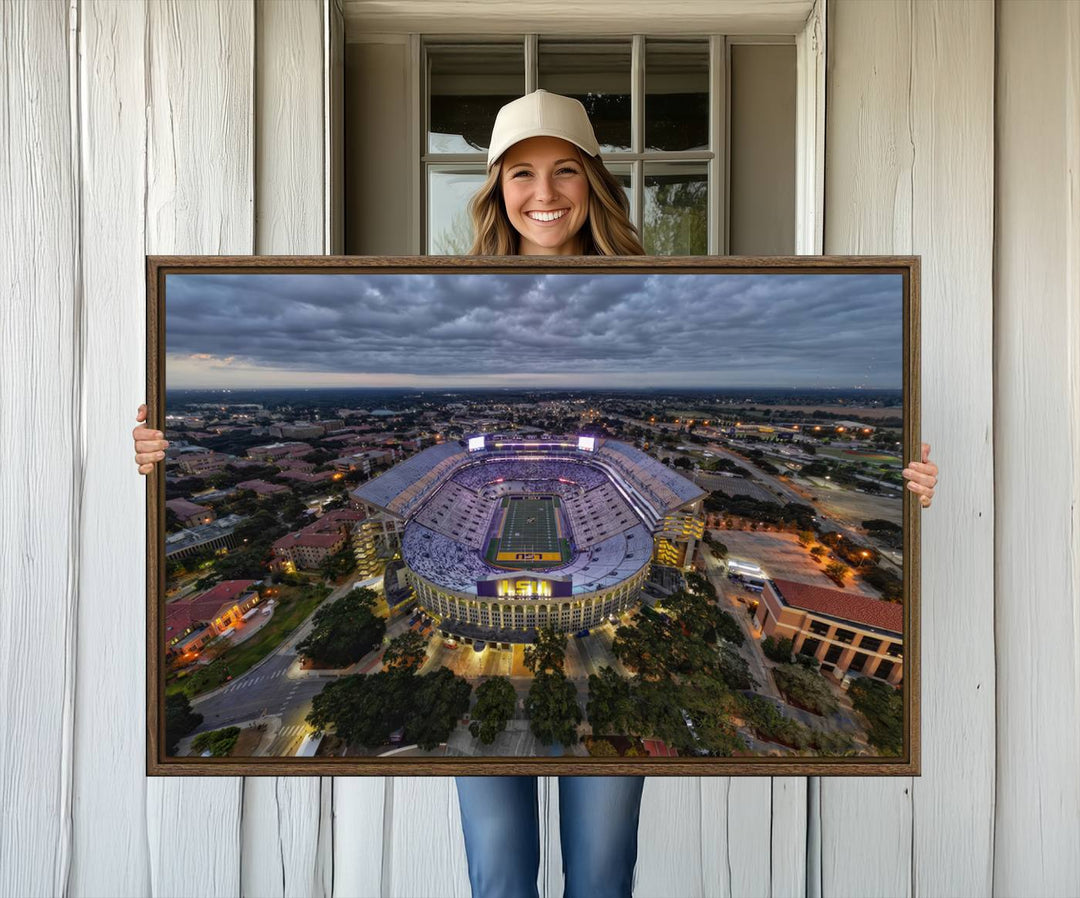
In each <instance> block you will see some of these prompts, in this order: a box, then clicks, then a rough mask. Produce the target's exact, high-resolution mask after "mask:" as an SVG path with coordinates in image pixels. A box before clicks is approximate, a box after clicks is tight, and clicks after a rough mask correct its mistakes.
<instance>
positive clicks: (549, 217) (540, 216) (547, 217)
mask: <svg viewBox="0 0 1080 898" xmlns="http://www.w3.org/2000/svg"><path fill="white" fill-rule="evenodd" d="M526 214H527V215H528V216H529V218H532V219H535V220H536V221H555V219H557V218H562V217H563V216H564V215H565V214H566V210H565V209H561V210H559V211H558V212H528V213H526Z"/></svg>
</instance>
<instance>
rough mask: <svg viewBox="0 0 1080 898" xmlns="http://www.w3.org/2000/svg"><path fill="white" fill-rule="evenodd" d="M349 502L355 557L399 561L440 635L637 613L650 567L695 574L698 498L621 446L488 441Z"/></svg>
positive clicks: (436, 450)
mask: <svg viewBox="0 0 1080 898" xmlns="http://www.w3.org/2000/svg"><path fill="white" fill-rule="evenodd" d="M352 496H353V501H354V504H355V505H356V506H357V507H359V508H362V509H363V510H364V511H365V513H366V518H365V520H364V522H363V524H362V526H361V527H359V528H358V533H359V534H361V538H360V541H359V542H358V544H357V554H358V558H370V557H372V556H373V555H379V556H381V557H383V558H389V557H395V556H397V555H400V557H401V559H402V561H403V562H404V576H405V577H406V579H407V581H408V584H409V586H411V587H412V590H413V593H414V595H415V596H416V598H417V600H418V603H419V606H420V607H421V608H423V609H424V610H425V611H426V612H427V613H428V614H430V615H432V616H433V617H434V618H435V620H436V621H437V625H438V628H439V630H440V631H441V632H442V633H443V635H444V636H454V637H457V638H459V639H462V640H463V641H466V642H473V641H477V642H479V641H485V642H493V643H506V644H508V643H513V642H532V641H533V639H534V638H535V636H536V630H537V628H538V627H555V628H556V629H558V630H561V631H566V632H576V631H579V630H582V629H588V628H591V627H594V626H597V625H599V624H601V623H602V622H603V621H604V620H605V619H611V620H614V619H615V618H616V616H617V615H618V614H620V613H621V612H623V611H626V610H627V609H629V608H631V607H633V606H635V605H636V604H637V602H638V601H639V596H640V590H641V587H642V584H643V583H644V582H645V580H646V578H647V577H648V574H649V566H650V564H652V563H653V562H656V563H658V564H663V565H671V566H675V567H682V566H684V565H686V564H689V561H690V559H691V558H692V557H693V551H694V546H695V545H696V541H697V540H698V539H700V538H701V536H702V527H703V521H702V516H701V505H702V499H703V498H704V496H705V491H703V490H702V489H701V488H700V487H699V486H697V484H695V483H693V482H692V481H690V480H688V479H686V478H685V477H683V476H681V475H680V474H678V473H676V472H675V471H674V470H672V469H671V468H669V467H667V466H666V465H664V464H662V463H660V462H659V461H657V460H656V459H655V458H653V457H652V456H650V455H647V454H646V453H644V452H642V451H640V450H639V449H635V448H634V447H633V446H630V445H628V444H626V443H622V442H619V441H616V440H608V439H603V438H601V437H585V436H582V437H557V438H546V437H544V438H539V439H536V438H529V439H526V438H518V437H515V436H497V435H492V434H485V435H480V436H473V437H469V438H467V439H465V440H462V441H460V442H453V443H442V444H439V445H436V446H432V447H431V448H429V449H425V450H424V451H422V452H419V453H417V454H416V455H414V456H412V457H411V458H408V459H406V460H405V461H403V462H401V463H400V464H398V465H396V466H395V467H393V468H391V469H390V470H389V471H387V472H386V473H384V474H381V475H380V476H378V477H375V478H373V479H372V480H369V481H368V482H367V483H365V484H363V485H362V486H360V487H359V488H357V489H356V490H354V491H353V493H352Z"/></svg>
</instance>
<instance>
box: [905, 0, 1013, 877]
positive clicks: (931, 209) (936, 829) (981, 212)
mask: <svg viewBox="0 0 1080 898" xmlns="http://www.w3.org/2000/svg"><path fill="white" fill-rule="evenodd" d="M911 11H912V66H911V89H912V101H911V110H912V119H911V128H912V143H913V145H914V166H913V179H912V185H913V186H912V207H913V210H914V211H913V214H912V251H913V252H915V253H918V254H921V255H922V377H923V380H922V430H923V437H924V439H925V440H926V442H928V443H930V444H931V446H932V447H933V448H932V453H931V457H932V458H934V460H935V461H936V462H937V464H938V466H939V467H940V468H941V470H942V471H943V473H942V475H941V478H942V482H941V493H940V495H939V496H938V497H935V499H934V506H933V508H932V509H930V510H929V511H927V512H926V513H924V514H923V515H922V519H921V520H922V527H923V553H922V629H921V638H922V734H923V738H922V776H921V777H919V778H917V779H913V780H912V784H911V790H912V797H913V828H914V833H913V843H912V850H913V852H914V856H913V858H912V876H913V878H914V881H913V884H912V885H913V890H914V892H915V894H916V895H940V896H942V898H945V896H956V898H965V896H969V895H988V894H990V892H991V888H992V880H991V873H992V866H993V854H992V841H993V823H992V820H993V807H994V776H995V772H994V771H995V766H994V765H995V751H994V730H995V717H996V714H995V710H994V699H993V696H994V689H995V679H996V674H995V663H994V564H993V558H994V520H995V509H994V446H993V426H992V422H993V417H994V394H993V383H994V377H993V340H994V335H993V329H994V322H993V303H992V296H993V253H994V88H993V84H994V6H993V4H990V3H981V2H978V0H965V2H951V0H950V2H940V0H938V2H933V3H914V4H912V6H911ZM956 384H963V385H964V386H963V401H962V402H959V403H958V402H957V401H956V399H957V395H956V392H955V387H954V385H956ZM960 596H962V597H963V600H962V601H958V597H960ZM960 634H963V635H962V636H960Z"/></svg>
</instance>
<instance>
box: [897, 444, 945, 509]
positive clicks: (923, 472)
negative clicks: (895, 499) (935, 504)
mask: <svg viewBox="0 0 1080 898" xmlns="http://www.w3.org/2000/svg"><path fill="white" fill-rule="evenodd" d="M937 475H938V467H937V465H935V464H934V463H933V462H932V461H930V444H929V443H923V444H922V461H921V462H918V461H913V462H911V464H909V465H908V466H907V467H906V468H904V477H905V478H907V488H908V489H909V490H911V491H912V492H913V493H915V494H916V495H918V497H919V503H920V504H921V505H922V507H923V508H929V507H930V503H931V502H932V501H933V500H934V487H935V486H937Z"/></svg>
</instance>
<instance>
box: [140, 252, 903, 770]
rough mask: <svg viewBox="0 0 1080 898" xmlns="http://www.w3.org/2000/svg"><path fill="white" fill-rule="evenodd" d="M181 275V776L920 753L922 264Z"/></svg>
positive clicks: (696, 765)
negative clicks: (913, 463)
mask: <svg viewBox="0 0 1080 898" xmlns="http://www.w3.org/2000/svg"><path fill="white" fill-rule="evenodd" d="M147 277H148V283H147V289H148V340H147V346H148V364H147V372H148V392H147V398H148V400H149V424H150V426H152V427H155V428H157V429H158V430H161V431H162V432H164V434H165V436H166V439H168V441H169V447H168V449H167V453H166V458H165V460H164V462H163V463H161V464H158V465H157V466H156V469H155V470H154V471H153V472H152V474H151V475H150V479H149V491H148V492H149V496H148V505H147V512H148V517H147V540H148V545H147V553H148V572H149V575H148V584H147V586H148V588H147V671H148V681H147V734H148V738H147V764H148V772H149V773H151V774H158V775H160V774H182V775H199V774H208V775H237V774H244V775H253V774H254V775H257V774H272V775H282V774H299V775H305V776H306V775H312V774H337V775H343V774H393V775H397V776H401V775H412V774H415V775H432V774H438V775H446V774H455V775H469V774H483V775H490V774H544V775H551V774H649V775H663V774H673V775H675V774H677V775H687V774H691V775H692V774H700V775H708V776H713V775H729V774H754V775H770V774H777V775H781V774H782V775H797V774H827V775H828V774H874V775H882V774H903V775H915V774H918V772H919V555H918V547H919V528H918V513H917V510H918V507H917V497H916V496H915V495H914V494H913V493H911V492H910V491H908V490H905V489H904V480H903V478H902V477H901V470H902V469H903V467H904V465H905V464H906V462H907V461H910V460H917V459H918V458H919V453H918V447H919V378H918V371H919V339H918V338H919V331H918V321H919V260H918V258H916V257H797V258H775V257H771V258H753V259H750V258H649V257H645V258H642V257H634V258H623V257H602V258H582V257H574V258H537V257H530V258H522V257H517V258H498V259H495V258H479V259H478V258H448V257H441V258H433V257H403V258H382V257H380V258H364V257H325V256H317V257H298V258H284V257H237V258H228V257H148V259H147Z"/></svg>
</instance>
